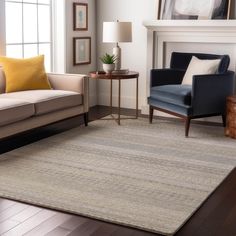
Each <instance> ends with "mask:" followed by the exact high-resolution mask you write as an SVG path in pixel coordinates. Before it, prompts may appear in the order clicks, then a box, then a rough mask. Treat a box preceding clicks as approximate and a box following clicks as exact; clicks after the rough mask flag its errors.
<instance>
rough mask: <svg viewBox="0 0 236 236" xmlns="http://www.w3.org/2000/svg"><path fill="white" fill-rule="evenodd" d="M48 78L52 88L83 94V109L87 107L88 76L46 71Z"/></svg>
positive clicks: (86, 109)
mask: <svg viewBox="0 0 236 236" xmlns="http://www.w3.org/2000/svg"><path fill="white" fill-rule="evenodd" d="M47 76H48V80H49V82H50V84H51V86H52V88H53V89H57V90H67V91H72V92H77V93H80V94H82V95H83V103H84V110H85V112H88V108H89V78H88V77H87V76H86V75H80V74H52V73H48V74H47Z"/></svg>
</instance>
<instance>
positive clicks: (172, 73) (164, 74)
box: [151, 69, 185, 87]
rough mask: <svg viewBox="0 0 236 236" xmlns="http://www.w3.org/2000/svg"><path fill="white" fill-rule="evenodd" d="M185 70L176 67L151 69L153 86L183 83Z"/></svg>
mask: <svg viewBox="0 0 236 236" xmlns="http://www.w3.org/2000/svg"><path fill="white" fill-rule="evenodd" d="M184 74H185V71H184V70H176V69H152V70H151V87H155V86H161V85H168V84H181V83H182V80H183V77H184Z"/></svg>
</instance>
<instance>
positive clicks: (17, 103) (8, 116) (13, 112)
mask: <svg viewBox="0 0 236 236" xmlns="http://www.w3.org/2000/svg"><path fill="white" fill-rule="evenodd" d="M34 113H35V110H34V104H32V103H29V102H26V101H22V100H18V99H7V98H1V95H0V126H3V125H8V124H11V123H14V122H17V121H21V120H24V119H27V118H29V117H31V116H33V115H34Z"/></svg>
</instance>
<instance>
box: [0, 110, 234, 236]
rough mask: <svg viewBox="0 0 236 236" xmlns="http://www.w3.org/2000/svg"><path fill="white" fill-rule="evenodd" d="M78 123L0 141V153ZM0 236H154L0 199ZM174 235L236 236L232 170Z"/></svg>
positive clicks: (73, 121)
mask: <svg viewBox="0 0 236 236" xmlns="http://www.w3.org/2000/svg"><path fill="white" fill-rule="evenodd" d="M122 112H123V113H124V114H127V115H130V113H131V112H133V111H132V110H128V109H124V110H122ZM108 113H109V109H108V108H107V107H95V108H92V109H91V111H90V114H89V119H90V120H94V119H98V118H101V117H104V116H106V115H107V114H108ZM147 122H148V121H147ZM176 122H181V121H176ZM82 123H83V117H75V118H72V119H70V120H67V121H63V122H58V123H57V124H52V125H49V126H47V127H43V128H40V129H36V130H33V131H30V132H26V133H24V134H21V135H18V136H14V137H11V138H10V139H6V140H2V141H0V153H4V152H7V151H10V150H13V149H15V148H18V147H21V146H23V145H26V144H29V143H32V142H35V141H37V140H40V139H42V138H45V137H48V136H51V135H55V134H57V133H60V132H63V131H65V130H68V129H71V128H74V127H77V126H79V125H81V124H82ZM114 125H116V124H114ZM208 125H209V124H208ZM211 125H212V124H211ZM235 145H236V143H235ZM0 235H5V236H7V235H9V236H20V235H27V236H41V235H48V236H62V235H73V236H131V235H132V236H151V235H157V234H152V233H148V232H144V231H140V230H137V229H133V228H128V227H124V226H120V225H115V224H110V223H106V222H102V221H98V220H94V219H90V218H86V217H81V216H76V215H72V214H66V213H62V212H57V211H52V210H49V209H44V208H41V207H36V206H32V205H28V204H24V203H20V202H15V201H11V200H7V199H0ZM176 236H236V169H235V170H233V171H232V172H231V174H230V175H229V176H228V177H227V178H226V179H225V181H224V182H223V183H222V184H221V185H220V187H218V188H217V189H216V191H215V192H214V193H213V194H212V195H211V196H210V197H209V199H208V200H207V201H206V202H205V203H204V204H203V205H202V207H201V208H200V209H199V210H198V211H197V212H196V213H195V214H194V215H193V216H192V217H191V219H190V220H189V221H187V222H186V224H185V225H184V226H183V227H182V228H181V229H180V230H179V231H178V232H177V233H176Z"/></svg>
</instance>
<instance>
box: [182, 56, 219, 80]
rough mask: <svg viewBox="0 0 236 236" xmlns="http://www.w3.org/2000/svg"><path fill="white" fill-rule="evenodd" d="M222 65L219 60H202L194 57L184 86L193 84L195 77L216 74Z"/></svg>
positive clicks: (185, 76) (186, 74) (185, 77)
mask: <svg viewBox="0 0 236 236" xmlns="http://www.w3.org/2000/svg"><path fill="white" fill-rule="evenodd" d="M219 64H220V59H217V60H200V59H198V58H197V57H195V56H193V57H192V59H191V61H190V63H189V66H188V68H187V71H186V73H185V75H184V78H183V81H182V84H190V85H191V84H192V82H193V76H194V75H209V74H215V73H216V72H217V69H218V67H219Z"/></svg>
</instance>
